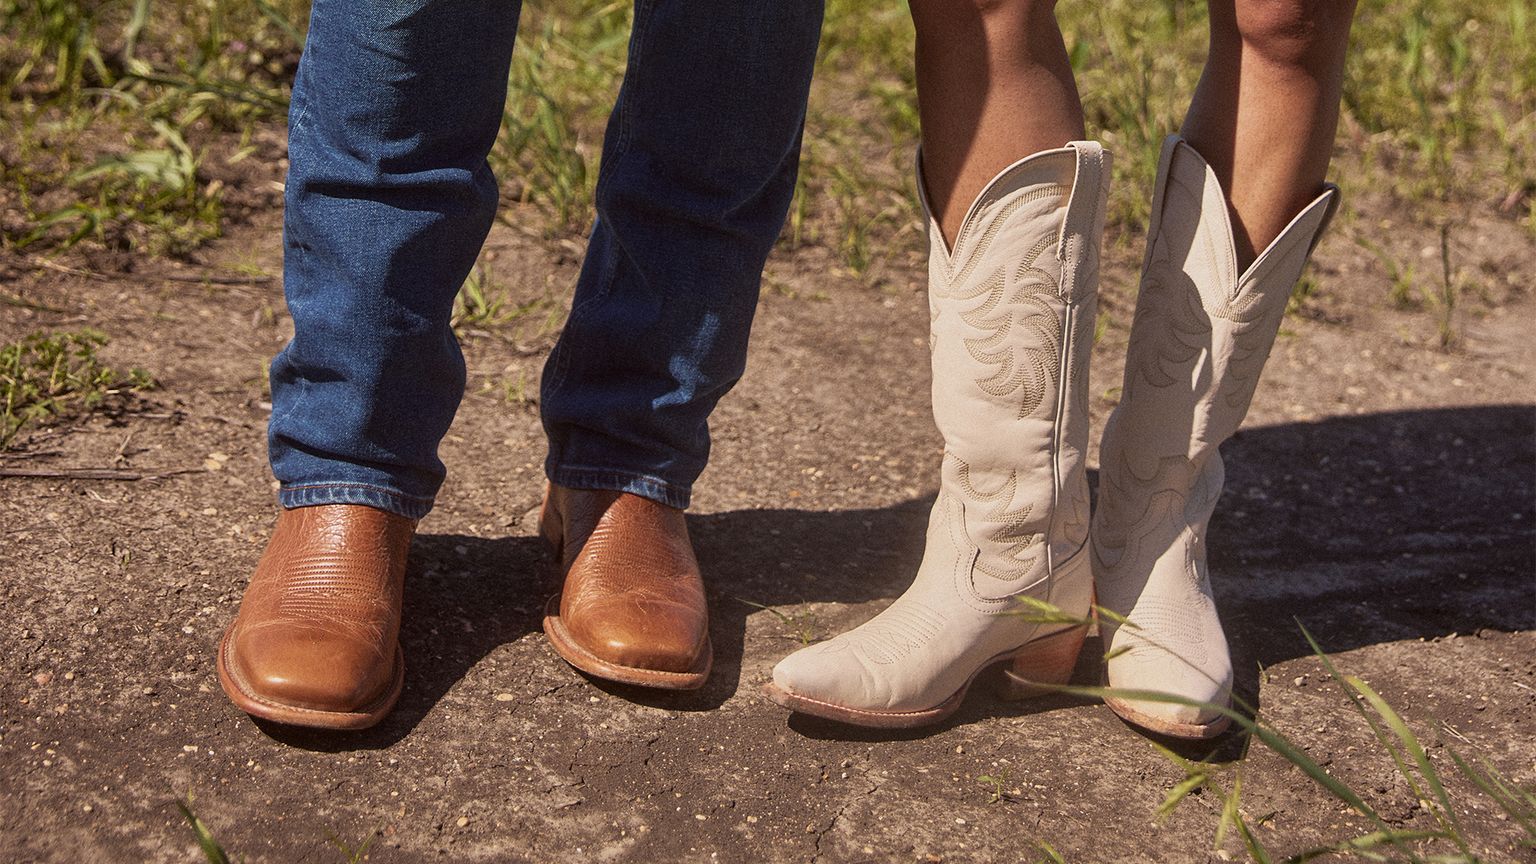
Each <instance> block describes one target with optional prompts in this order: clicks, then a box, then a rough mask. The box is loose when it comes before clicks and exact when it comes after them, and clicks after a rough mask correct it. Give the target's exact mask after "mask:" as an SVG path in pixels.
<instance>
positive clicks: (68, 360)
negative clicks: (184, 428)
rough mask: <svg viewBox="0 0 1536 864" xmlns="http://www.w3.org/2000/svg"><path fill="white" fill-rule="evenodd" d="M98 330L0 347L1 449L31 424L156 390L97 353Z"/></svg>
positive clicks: (137, 372)
mask: <svg viewBox="0 0 1536 864" xmlns="http://www.w3.org/2000/svg"><path fill="white" fill-rule="evenodd" d="M105 344H107V337H106V336H104V335H102V334H101V333H98V332H96V331H94V330H81V331H78V332H74V333H54V334H48V333H34V334H32V335H30V336H27V337H25V338H23V339H21V340H20V341H17V342H12V343H10V344H8V345H5V346H4V347H0V448H4V447H6V446H8V445H9V444H10V443H11V441H12V440H13V439H14V438H15V437H16V435H17V434H18V433H20V432H21V430H22V428H23V427H24V426H26V425H27V424H29V423H35V422H41V421H44V420H47V419H50V418H59V417H66V416H70V415H73V414H79V413H84V412H88V411H90V410H92V409H94V408H97V407H98V406H101V405H103V404H104V403H105V402H106V401H107V400H108V399H110V398H113V397H119V396H122V395H124V394H127V393H132V392H137V391H141V390H147V389H149V388H151V387H153V386H154V382H153V380H152V379H151V378H150V377H149V374H148V373H147V372H145V371H144V370H142V369H137V368H135V369H130V370H128V371H127V372H119V371H117V370H115V369H113V368H111V367H110V366H107V365H106V364H104V363H102V362H101V360H100V358H98V357H97V356H96V350H97V349H98V348H100V347H101V346H103V345H105Z"/></svg>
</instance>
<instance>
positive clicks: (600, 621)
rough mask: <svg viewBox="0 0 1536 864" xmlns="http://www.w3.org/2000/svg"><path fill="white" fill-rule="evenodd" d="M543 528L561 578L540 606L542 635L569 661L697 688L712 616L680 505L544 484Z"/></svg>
mask: <svg viewBox="0 0 1536 864" xmlns="http://www.w3.org/2000/svg"><path fill="white" fill-rule="evenodd" d="M541 531H542V533H543V535H544V537H545V539H547V540H549V541H550V543H552V544H553V545H554V547H555V557H556V560H557V561H558V562H559V566H560V573H561V576H562V578H563V580H564V588H563V590H562V591H561V592H560V593H559V594H557V595H555V596H554V597H551V598H550V600H549V604H548V606H547V607H546V609H545V616H544V633H545V634H546V635H547V636H548V637H549V642H550V644H551V645H553V646H554V648H555V651H556V652H557V653H559V655H560V656H561V657H563V658H565V660H566V662H568V663H570V664H571V665H572V666H575V667H576V668H577V669H580V670H581V671H583V672H586V673H587V674H589V675H594V676H596V677H598V678H606V679H608V680H610V681H618V682H621V683H624V684H637V685H640V686H643V687H659V688H662V689H666V690H694V689H697V688H699V687H702V686H704V680H705V678H707V677H708V676H709V667H710V662H711V656H712V652H711V649H710V644H709V615H708V611H707V609H706V606H705V602H704V582H703V580H702V579H701V578H700V576H699V563H698V561H697V560H696V559H695V558H694V555H693V545H692V544H691V543H690V542H689V540H688V526H687V524H686V523H685V522H684V520H683V511H681V510H677V509H674V508H672V507H668V506H666V505H664V504H659V503H657V502H655V501H652V500H650V499H649V498H642V497H640V496H639V495H631V494H629V493H624V492H606V491H588V490H581V489H566V488H563V487H560V486H550V487H549V491H548V492H547V493H546V494H545V497H544V512H543V517H542V519H541Z"/></svg>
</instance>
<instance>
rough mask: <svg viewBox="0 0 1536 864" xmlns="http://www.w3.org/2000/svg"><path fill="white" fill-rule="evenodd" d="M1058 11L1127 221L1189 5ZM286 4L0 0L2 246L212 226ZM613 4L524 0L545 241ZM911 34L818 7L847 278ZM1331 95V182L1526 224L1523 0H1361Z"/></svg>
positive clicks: (823, 101)
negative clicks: (1340, 165)
mask: <svg viewBox="0 0 1536 864" xmlns="http://www.w3.org/2000/svg"><path fill="white" fill-rule="evenodd" d="M1060 15H1061V21H1062V26H1063V30H1064V33H1065V35H1066V40H1067V45H1068V48H1069V52H1070V55H1071V57H1072V60H1073V64H1074V67H1075V68H1076V69H1077V72H1078V76H1079V83H1080V86H1081V90H1082V92H1083V101H1084V107H1085V110H1086V112H1087V120H1088V127H1089V132H1090V134H1092V135H1095V136H1097V137H1099V138H1101V139H1103V140H1104V141H1105V142H1106V143H1107V144H1109V145H1110V146H1111V147H1112V148H1113V149H1114V150H1115V151H1116V153H1117V156H1118V159H1117V161H1116V169H1115V173H1116V178H1115V179H1116V184H1115V187H1114V192H1113V198H1112V208H1111V214H1110V217H1111V224H1112V225H1113V226H1114V227H1115V228H1116V229H1117V230H1122V229H1123V230H1129V231H1130V232H1132V233H1135V232H1136V231H1139V230H1140V229H1141V228H1142V227H1143V226H1144V224H1145V221H1146V218H1147V215H1148V214H1147V207H1148V200H1147V199H1148V191H1149V190H1150V188H1151V182H1152V173H1153V171H1154V170H1155V167H1156V166H1155V162H1156V158H1157V148H1158V142H1159V141H1160V140H1161V138H1162V137H1163V136H1164V135H1166V134H1167V133H1168V132H1170V131H1172V130H1174V129H1176V128H1177V127H1178V125H1179V122H1180V120H1181V118H1182V114H1183V111H1184V108H1185V106H1186V105H1187V102H1188V99H1189V95H1190V93H1191V92H1192V91H1193V88H1194V84H1195V81H1196V80H1197V78H1198V76H1199V71H1200V63H1201V61H1202V59H1203V54H1204V49H1205V32H1206V21H1205V14H1204V8H1203V6H1202V5H1200V4H1182V3H1175V2H1171V0H1165V2H1160V3H1134V2H1131V0H1110V2H1105V3H1093V4H1082V3H1079V4H1064V5H1063V7H1062V9H1061V11H1060ZM306 16H307V4H305V3H304V2H303V0H261V2H251V3H245V2H235V0H196V2H194V0H0V26H3V27H4V28H5V32H7V33H8V34H14V35H15V38H13V39H10V40H8V41H7V43H6V44H5V45H4V46H0V96H3V97H4V103H5V104H4V108H3V110H4V112H5V116H4V117H3V118H0V119H3V120H4V122H5V123H6V124H7V125H8V126H9V127H10V128H11V129H12V130H15V133H16V134H15V135H14V136H13V139H14V140H13V141H12V143H11V144H10V145H9V146H8V147H0V186H8V187H10V188H11V189H13V190H14V191H13V192H12V195H13V196H14V198H15V203H16V204H17V205H18V207H17V209H19V210H20V212H21V213H22V214H23V216H24V219H23V221H22V223H21V224H8V225H3V226H0V229H3V236H4V238H5V240H4V242H6V243H8V244H11V245H16V246H27V247H29V248H32V249H35V250H43V251H47V250H52V249H58V248H62V247H67V246H69V245H71V244H75V243H79V242H83V241H91V242H96V243H102V244H107V245H114V244H115V245H118V246H122V247H126V248H143V249H147V250H150V251H155V252H170V253H173V254H181V253H186V252H188V251H190V250H191V249H193V248H195V247H196V246H197V245H198V244H200V243H203V242H205V241H206V240H208V239H209V238H211V237H213V236H216V234H217V233H218V231H219V229H220V226H221V224H222V218H223V215H224V214H223V213H222V212H221V200H222V197H223V196H222V191H223V190H222V189H221V188H220V185H219V183H218V181H217V179H216V178H213V177H212V176H211V175H212V174H213V173H217V172H210V171H209V170H207V169H208V167H209V165H210V162H209V160H210V159H212V158H214V150H220V151H221V156H222V157H223V158H228V157H227V154H223V153H222V150H223V149H227V147H225V146H224V145H221V144H220V142H227V140H228V139H231V138H236V139H238V138H240V137H241V136H247V137H248V136H249V134H250V132H251V130H252V129H254V128H258V127H260V126H262V125H272V124H276V123H279V122H280V120H281V115H282V112H283V109H284V108H285V107H286V104H287V98H288V96H287V93H288V86H289V78H290V76H291V73H292V70H293V67H294V64H295V61H296V58H297V54H298V50H299V48H300V45H301V41H302V31H303V28H304V26H305V21H306ZM630 18H631V6H630V4H628V3H623V2H612V0H573V2H562V3H554V2H552V0H538V2H532V3H529V4H528V5H527V7H526V9H525V12H524V16H523V25H522V29H521V33H520V35H519V37H518V46H517V50H516V53H515V54H514V60H513V67H512V72H511V80H510V85H511V86H510V91H509V92H510V96H509V99H508V103H507V107H506V113H505V118H504V124H503V130H502V134H501V136H500V138H499V140H498V142H497V144H496V147H495V150H494V152H493V153H492V156H491V158H492V163H493V166H494V167H495V168H496V169H497V171H498V175H499V176H500V177H501V178H502V182H503V186H504V188H505V190H506V192H507V196H506V197H507V198H508V199H509V200H512V201H517V202H521V203H523V204H526V205H531V210H530V208H527V207H525V208H519V209H517V210H515V211H512V212H509V213H507V214H506V218H509V219H515V220H516V221H517V222H519V223H520V224H524V225H531V226H532V227H533V228H535V230H537V231H539V232H542V233H544V234H546V235H571V234H579V233H581V232H583V231H585V230H586V229H587V227H588V225H589V224H590V220H591V198H592V192H593V187H594V185H595V183H596V178H597V173H598V167H599V159H600V153H601V141H602V133H603V129H604V125H605V121H606V118H607V113H608V110H609V107H610V105H611V103H612V99H613V97H614V95H615V94H616V93H617V89H618V82H619V79H620V77H621V76H622V73H623V68H624V61H625V55H626V50H627V44H626V43H627V38H628V28H629V22H630ZM911 42H912V25H911V22H910V20H909V18H908V17H907V15H906V11H905V9H904V8H903V7H902V6H901V5H900V4H888V5H886V6H876V7H870V6H869V5H868V4H863V3H857V2H853V0H832V2H831V3H830V4H829V7H828V12H827V19H826V26H825V30H824V37H823V41H822V45H821V50H820V55H819V60H818V75H817V80H816V82H815V84H814V85H813V92H812V102H811V106H810V110H809V114H808V122H807V133H806V145H805V152H804V168H805V170H804V172H803V176H802V178H801V182H800V184H799V185H798V187H797V195H796V199H795V202H794V205H793V207H792V209H791V214H790V219H789V224H788V226H787V228H786V231H785V235H784V242H785V243H786V244H787V245H788V246H790V247H798V246H803V245H807V244H814V245H820V246H824V247H827V248H828V249H831V250H833V251H834V252H835V253H836V255H837V257H838V259H839V260H840V261H841V262H842V263H843V264H844V266H845V267H846V268H847V270H848V271H850V272H851V273H852V274H853V275H855V276H869V275H870V274H871V273H872V272H873V273H876V274H878V271H879V270H880V265H881V264H882V262H884V261H885V260H886V259H887V258H889V257H890V255H891V253H892V251H893V250H894V251H896V252H900V253H903V254H904V255H905V254H906V253H910V252H911V251H912V250H913V249H915V248H917V244H915V243H914V242H913V241H912V236H913V235H914V234H915V233H920V231H921V227H922V226H921V225H919V224H918V218H917V208H916V204H915V200H914V189H913V184H912V178H911V176H910V174H911V158H912V152H913V150H914V147H915V144H916V137H917V130H918V123H917V112H916V102H915V97H914V78H913V70H912V60H911ZM1344 103H1345V120H1344V123H1343V125H1342V128H1341V148H1342V149H1343V150H1345V151H1347V152H1348V153H1349V154H1350V158H1352V159H1355V160H1358V162H1359V165H1358V166H1355V165H1353V164H1352V165H1351V170H1350V171H1349V172H1347V173H1346V174H1342V175H1341V180H1342V181H1343V183H1344V185H1345V186H1346V191H1347V192H1349V193H1354V192H1370V193H1371V194H1387V195H1389V196H1391V197H1392V198H1393V199H1394V200H1398V201H1402V202H1409V203H1412V204H1413V205H1414V207H1413V208H1412V215H1411V217H1410V218H1412V219H1415V220H1418V221H1420V222H1422V223H1423V224H1426V225H1436V224H1440V223H1443V222H1444V221H1446V220H1447V218H1448V217H1449V214H1451V213H1453V212H1456V211H1457V209H1458V208H1463V207H1465V206H1467V205H1468V203H1469V202H1488V201H1498V200H1506V199H1508V200H1510V201H1513V202H1514V204H1513V205H1512V206H1513V207H1514V210H1515V212H1514V214H1513V215H1514V217H1515V218H1518V219H1520V220H1521V221H1523V222H1524V223H1525V224H1526V225H1527V226H1528V227H1529V228H1530V229H1531V231H1532V234H1533V235H1536V215H1533V214H1532V208H1531V197H1532V196H1531V194H1530V191H1529V190H1531V189H1533V188H1536V167H1533V163H1536V15H1533V14H1532V13H1531V11H1530V9H1529V4H1528V3H1526V2H1525V0H1471V2H1465V3H1455V4H1452V3H1449V2H1446V0H1407V2H1388V0H1366V2H1364V3H1362V6H1361V9H1360V13H1359V16H1358V19H1357V23H1356V26H1355V31H1354V39H1353V45H1352V51H1351V55H1350V61H1349V66H1348V70H1347V75H1346V81H1345V91H1344ZM216 145H217V146H216ZM234 146H235V147H236V148H237V149H238V148H239V146H240V145H239V144H236V145H234ZM1356 167H1358V168H1359V170H1354V169H1355V168H1356ZM1522 190H1524V191H1522ZM1357 197H1358V196H1356V195H1355V194H1347V195H1346V197H1345V206H1346V207H1349V206H1351V202H1352V201H1354V200H1356V198H1357ZM919 251H920V250H919ZM897 263H899V264H900V265H901V266H903V267H904V266H906V263H907V262H906V260H905V258H901V259H900V260H898V262H897Z"/></svg>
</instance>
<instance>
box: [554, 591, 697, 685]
mask: <svg viewBox="0 0 1536 864" xmlns="http://www.w3.org/2000/svg"><path fill="white" fill-rule="evenodd" d="M706 620H707V619H706V618H705V617H704V616H703V615H701V614H700V611H699V610H698V609H697V608H695V607H692V606H687V605H684V604H680V603H671V602H667V601H665V600H656V599H647V598H644V597H638V598H637V597H625V596H619V597H612V598H606V599H604V600H600V601H590V600H589V601H588V602H587V603H586V604H584V605H583V607H582V612H581V614H580V615H579V616H572V617H571V618H570V619H568V621H567V626H568V627H569V629H570V633H571V638H572V639H574V640H575V641H576V642H577V643H578V644H580V645H581V646H582V647H583V648H585V649H586V650H587V651H589V652H591V654H592V655H593V656H594V657H597V658H598V659H600V660H603V661H605V662H608V663H612V664H614V665H617V666H628V667H631V668H636V669H655V670H658V671H662V672H687V671H690V670H692V669H694V668H696V667H697V666H698V663H699V657H700V655H701V654H702V653H703V651H704V646H705V637H706V630H705V624H706Z"/></svg>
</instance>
